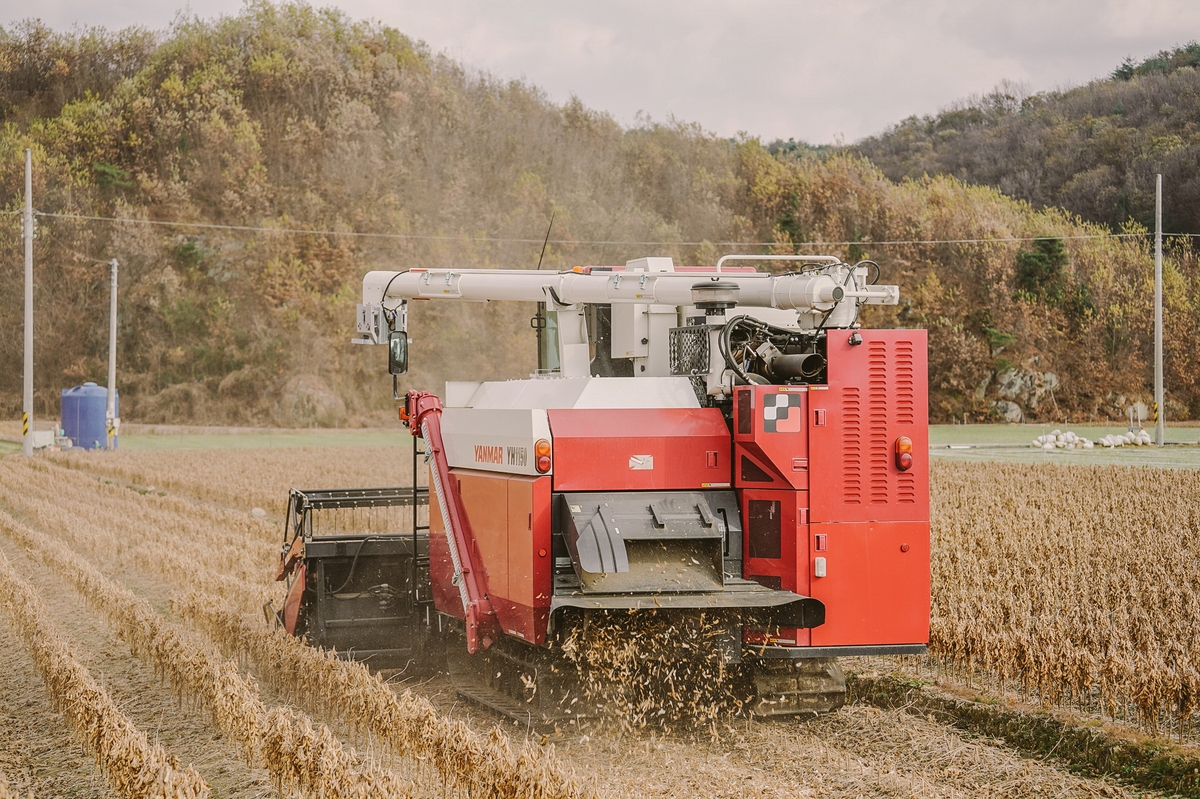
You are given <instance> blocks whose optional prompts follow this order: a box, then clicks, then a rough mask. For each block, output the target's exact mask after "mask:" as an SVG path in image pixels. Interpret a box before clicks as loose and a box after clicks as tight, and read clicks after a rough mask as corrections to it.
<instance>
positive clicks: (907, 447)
mask: <svg viewBox="0 0 1200 799" xmlns="http://www.w3.org/2000/svg"><path fill="white" fill-rule="evenodd" d="M912 465H913V443H912V439H911V438H909V437H908V436H900V437H899V438H897V439H896V468H897V469H899V470H900V471H902V472H907V471H908V470H909V469H911V468H912Z"/></svg>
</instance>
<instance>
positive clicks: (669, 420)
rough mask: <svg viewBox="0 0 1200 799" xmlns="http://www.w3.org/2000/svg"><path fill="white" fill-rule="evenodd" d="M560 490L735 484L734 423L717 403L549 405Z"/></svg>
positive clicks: (689, 487)
mask: <svg viewBox="0 0 1200 799" xmlns="http://www.w3.org/2000/svg"><path fill="white" fill-rule="evenodd" d="M546 414H547V416H548V417H549V420H550V432H551V433H552V434H553V436H554V490H555V491H649V490H682V489H695V488H727V487H728V486H729V484H730V466H729V445H730V440H729V428H728V427H727V426H726V425H725V419H724V417H722V416H721V412H720V411H719V410H717V409H716V408H620V409H589V408H570V409H552V410H548V411H546Z"/></svg>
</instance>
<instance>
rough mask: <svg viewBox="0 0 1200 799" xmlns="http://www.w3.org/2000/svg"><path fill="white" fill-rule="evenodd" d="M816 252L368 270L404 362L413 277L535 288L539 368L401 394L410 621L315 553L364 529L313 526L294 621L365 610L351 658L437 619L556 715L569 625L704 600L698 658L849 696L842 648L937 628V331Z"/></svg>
mask: <svg viewBox="0 0 1200 799" xmlns="http://www.w3.org/2000/svg"><path fill="white" fill-rule="evenodd" d="M723 260H724V259H723ZM798 260H801V262H802V267H801V268H800V270H799V271H796V272H791V273H788V274H785V275H772V274H767V273H760V272H756V271H754V270H752V269H744V268H735V269H722V268H721V264H718V267H717V268H715V269H714V268H712V267H708V268H707V269H706V268H702V267H695V268H678V269H677V268H676V267H675V266H674V265H673V263H671V261H670V259H661V258H648V259H640V260H639V261H633V262H630V263H628V264H626V266H625V268H623V269H622V268H619V267H613V268H596V267H592V268H576V269H575V270H572V271H570V272H561V273H545V272H532V271H500V270H478V271H473V270H424V271H422V270H412V271H409V272H399V273H392V272H372V273H370V274H368V275H367V278H366V279H365V281H364V303H363V305H362V306H360V308H359V332H360V333H361V334H362V340H363V341H364V343H390V344H391V349H390V354H391V358H390V367H391V368H390V371H391V372H392V374H393V379H394V380H395V376H396V375H398V374H402V373H403V372H404V371H405V370H406V368H407V347H406V345H407V332H406V331H407V306H406V302H407V300H408V299H415V298H428V299H434V300H483V299H487V300H495V299H511V300H527V301H533V302H538V303H539V306H538V307H539V311H538V314H537V316H536V317H535V318H534V320H533V326H534V327H535V329H537V331H538V351H539V366H540V369H539V373H538V374H537V375H535V376H534V377H533V378H531V379H528V380H513V381H506V382H453V381H452V382H449V383H447V386H446V392H445V402H444V404H443V402H442V400H441V399H439V398H438V397H436V396H434V395H432V394H429V393H426V392H417V391H413V392H409V393H408V394H407V395H406V396H405V397H404V407H403V409H402V411H401V418H402V420H404V421H405V423H406V424H407V425H408V426H409V427H410V429H411V431H412V433H413V435H414V436H417V437H420V438H422V439H423V440H424V451H425V460H426V462H427V463H428V470H429V486H430V488H429V495H428V501H429V503H430V513H429V518H430V522H429V525H428V529H427V531H417V527H418V526H417V525H416V524H415V517H414V531H415V532H413V533H412V534H411V536H410V537H411V540H412V543H411V545H409V544H404V545H399V544H395V545H392V546H393V548H394V549H395V553H394V554H393V555H390V556H389V555H386V554H384V553H385V551H390V550H387V549H386V546H387V545H385V543H384V540H383V539H382V538H379V537H376V538H374V539H373V540H372V541H370V542H368V543H366V544H363V545H362V546H363V548H364V552H366V551H367V549H366V548H367V547H371V549H370V551H371V552H372V553H374V552H375V551H378V552H379V560H378V563H380V564H384V563H386V562H387V560H388V558H389V557H391V558H393V559H394V560H395V562H396V563H397V564H400V563H401V562H403V563H404V564H407V574H409V575H411V576H410V577H408V578H406V579H407V580H408V582H404V583H402V584H401V585H402V586H403V588H402V590H403V591H407V592H409V593H411V595H412V598H411V600H410V601H407V602H405V603H398V604H397V605H395V607H397V608H399V607H401V606H402V607H404V608H407V609H410V611H407V612H408V615H406V616H404V619H405V621H403V622H402V623H399V622H398V623H396V624H395V625H394V629H395V630H396V632H395V634H394V635H392V634H390V633H389V635H392V638H394V640H395V643H394V645H391V646H380V645H379V644H378V640H377V636H376V638H371V636H373V635H376V633H378V632H379V630H378V629H372V628H370V625H371V624H374V623H376V622H374V621H372V619H373V618H375V617H371V616H370V615H369V614H370V613H371V612H372V611H371V609H369V608H368V607H367V606H366V605H363V606H361V608H360V609H359V610H357V611H354V612H356V613H360V614H362V615H361V617H360V618H359V619H357V620H356V619H355V618H353V617H352V616H353V613H351V614H350V615H351V617H349V618H348V617H346V614H347V612H348V611H347V610H346V609H345V608H343V609H342V612H341V613H340V614H334V613H330V612H323V611H322V610H321V606H322V604H326V605H328V604H329V603H330V602H332V601H336V600H331V599H329V598H323V597H325V595H326V594H328V592H327V591H325V589H323V588H322V587H321V586H322V579H324V578H320V577H315V576H313V575H314V572H320V570H321V569H322V568H326V570H327V571H328V568H329V567H328V566H325V567H323V566H322V560H323V559H324V558H327V557H340V558H343V561H344V559H345V558H346V557H347V553H351V552H353V546H352V542H351V541H350V540H346V541H343V542H341V544H340V546H341V548H340V549H338V546H339V544H338V543H332V547H333V548H332V549H331V548H330V546H328V545H324V544H322V545H320V546H318V545H317V544H316V543H315V542H316V539H315V538H312V539H306V542H305V544H304V545H303V546H300V545H296V544H294V541H295V540H297V538H300V537H294V538H293V544H292V545H291V552H292V554H291V555H290V556H289V554H288V553H286V552H285V556H284V563H285V566H284V567H281V575H284V574H285V572H288V570H289V569H291V570H293V571H294V570H296V569H297V568H298V567H300V566H303V568H304V571H305V577H304V579H303V580H300V581H298V583H299V582H302V583H304V585H303V586H302V587H301V588H300V589H296V588H295V587H294V586H293V591H292V594H291V595H290V598H289V605H288V606H287V607H285V611H284V613H283V614H282V615H283V618H284V623H285V624H286V625H287V626H288V629H289V631H291V632H296V633H298V634H300V633H304V634H308V635H309V638H310V640H312V641H313V642H314V643H317V644H321V645H327V646H328V645H330V643H331V642H332V641H333V640H334V639H332V638H331V637H330V633H329V629H330V628H329V620H331V619H334V618H335V616H336V621H337V622H338V624H340V625H342V626H343V628H344V629H348V628H353V627H354V625H355V624H360V625H362V627H361V629H362V631H363V633H364V635H363V636H362V638H361V639H360V640H359V641H357V642H354V641H352V640H350V639H346V638H342V639H338V640H340V641H342V644H341V646H342V651H346V652H348V653H350V654H351V655H352V656H359V655H360V654H367V655H368V656H377V655H379V654H380V653H383V652H385V651H389V650H390V654H393V655H394V654H403V652H405V651H408V652H411V656H412V657H414V658H416V657H418V656H419V655H420V653H423V652H425V651H428V650H429V647H430V646H431V644H430V643H429V642H430V641H435V642H437V644H438V645H444V646H445V648H446V654H447V659H448V662H449V668H450V672H451V675H452V676H453V677H454V679H455V682H456V686H457V687H458V689H459V690H460V692H462V693H464V694H466V695H468V696H471V697H473V698H475V699H477V700H479V701H481V702H483V703H485V704H488V705H490V706H491V707H493V708H496V709H498V710H500V711H502V712H506V713H509V714H510V715H514V716H516V717H519V718H529V717H537V718H540V719H542V720H553V719H555V718H558V717H561V714H562V713H563V712H564V711H563V707H564V705H565V703H567V702H569V701H571V699H572V698H573V697H577V696H578V693H579V691H578V686H576V685H575V683H574V679H573V677H574V675H575V673H576V669H575V667H574V666H573V665H569V664H565V663H564V662H563V659H562V652H561V650H562V644H563V642H564V641H565V640H567V639H569V638H572V637H576V638H577V637H578V636H580V635H583V636H586V635H587V630H588V625H589V624H592V623H594V622H595V621H596V620H597V619H599V618H604V619H605V620H606V621H607V622H608V623H610V624H611V623H614V620H615V623H616V624H618V625H619V624H622V623H624V622H622V619H628V624H629V626H630V628H631V629H632V628H633V627H635V626H636V625H637V623H638V619H639V618H644V617H645V616H646V615H655V616H668V617H672V618H674V617H679V618H690V619H700V618H703V620H704V624H706V625H708V626H709V627H710V628H713V629H714V630H715V632H714V633H713V634H712V635H710V636H708V640H710V641H711V647H712V651H711V652H704V653H697V656H699V657H710V658H717V659H719V660H720V661H721V662H723V663H740V664H744V665H746V666H748V667H749V673H750V674H751V675H752V681H753V687H754V702H753V705H752V708H753V711H754V712H755V713H756V714H759V715H792V714H796V713H804V712H824V711H829V710H833V709H836V708H837V707H839V706H840V705H841V704H842V703H843V702H844V696H845V680H844V677H843V675H842V672H841V669H840V668H839V667H838V665H837V663H836V660H835V658H837V657H842V656H856V655H876V654H917V653H921V652H923V651H924V649H925V644H926V642H927V640H928V632H929V485H928V463H927V453H928V439H927V435H928V433H927V431H928V425H927V417H926V413H927V411H926V408H927V388H926V381H927V377H926V339H925V332H924V331H922V330H867V329H862V328H860V327H859V326H858V323H857V320H858V315H859V308H860V306H861V305H863V304H894V303H895V302H897V301H898V297H899V293H898V290H897V288H896V287H895V286H877V285H874V284H873V283H872V282H870V281H869V280H868V278H869V276H870V274H871V271H872V267H873V268H874V269H875V270H876V271H875V276H876V277H878V271H877V270H878V267H875V266H874V265H873V264H870V263H867V262H864V263H860V264H855V265H850V264H844V263H842V262H840V261H839V260H838V259H836V258H828V257H808V256H804V257H801V258H798ZM398 398H399V397H398ZM415 473H416V471H415V470H414V474H415ZM399 491H401V492H407V493H406V494H404V496H405V497H407V498H408V500H409V501H410V502H417V501H418V500H417V497H418V494H417V489H415V487H414V488H408V489H399ZM414 507H415V505H414ZM309 540H311V541H312V542H314V543H308V541H309ZM406 546H407V547H409V549H405V548H404V547H406ZM322 547H324V548H322ZM423 547H424V548H423ZM301 550H302V551H301ZM322 553H330V554H322ZM333 553H340V554H336V555H335V554H333ZM289 557H290V560H289ZM289 563H290V564H291V565H290V566H289V565H287V564H289ZM345 568H346V567H345V565H344V562H341V563H339V564H337V565H334V566H333V572H334V573H335V574H337V575H340V574H342V573H344V571H345ZM349 568H350V570H351V571H353V567H349ZM398 568H399V567H398ZM403 571H404V569H403V568H400V569H399V571H398V572H397V573H398V574H399V573H400V572H403ZM372 579H375V578H372ZM379 579H382V578H379ZM393 579H397V580H398V579H399V578H393ZM389 585H390V584H389ZM363 588H364V590H367V589H369V588H370V587H366V586H364V587H363ZM421 601H425V602H426V603H427V604H425V605H421V604H420V602H421ZM429 602H431V603H432V605H431V607H430V605H429V604H428V603H429ZM347 607H348V606H347ZM289 608H291V609H292V610H291V611H289ZM422 608H423V609H424V615H422ZM289 612H290V613H291V615H290V616H289ZM597 614H600V615H599V616H598V615H597ZM312 618H317V619H324V621H319V622H318V623H317V624H316V626H315V627H314V626H313V622H312V621H310V619H312ZM406 625H407V626H406ZM401 628H403V629H401ZM389 629H391V628H389ZM313 630H316V631H317V632H316V633H314V632H313ZM321 630H324V632H323V633H322V632H320V631H321ZM322 636H324V637H322ZM368 639H370V640H368ZM418 642H419V643H418ZM356 653H357V654H356Z"/></svg>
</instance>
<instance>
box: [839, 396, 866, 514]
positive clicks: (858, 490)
mask: <svg viewBox="0 0 1200 799" xmlns="http://www.w3.org/2000/svg"><path fill="white" fill-rule="evenodd" d="M842 501H843V502H845V503H846V504H847V505H861V504H862V402H861V400H860V399H859V394H858V389H857V388H856V387H853V386H850V387H847V388H846V389H844V390H843V391H842Z"/></svg>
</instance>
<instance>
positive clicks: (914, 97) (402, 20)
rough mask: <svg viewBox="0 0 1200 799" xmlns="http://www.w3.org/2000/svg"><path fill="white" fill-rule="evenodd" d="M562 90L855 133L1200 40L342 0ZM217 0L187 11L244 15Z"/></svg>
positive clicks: (660, 11) (769, 125) (611, 2)
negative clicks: (1008, 83) (1002, 85)
mask: <svg viewBox="0 0 1200 799" xmlns="http://www.w3.org/2000/svg"><path fill="white" fill-rule="evenodd" d="M314 5H318V6H320V5H333V6H336V7H338V8H341V9H342V10H343V11H345V12H346V13H347V14H349V15H350V16H351V17H354V18H374V19H377V20H380V21H381V22H383V23H385V24H387V25H391V26H393V27H395V28H398V29H399V30H401V31H403V32H404V33H406V34H408V35H409V36H412V37H414V38H417V39H421V40H423V41H425V42H426V43H427V44H428V45H429V46H430V47H431V48H432V49H433V50H434V51H436V52H445V53H446V54H448V55H450V56H452V57H454V58H456V59H458V60H460V61H462V62H465V63H467V64H469V65H471V66H474V67H477V68H479V69H483V70H487V71H489V72H491V73H493V74H495V75H497V76H500V77H503V78H523V79H525V80H527V81H529V82H530V83H533V84H536V85H538V86H540V87H542V88H543V89H544V90H545V91H546V92H547V94H548V95H549V97H550V98H551V99H552V100H555V101H560V102H561V101H565V100H567V99H568V98H569V97H570V96H571V95H575V96H577V97H579V98H580V99H581V100H583V102H584V103H586V104H587V105H588V106H590V107H592V108H596V109H602V110H605V111H608V112H609V113H611V114H612V115H613V116H614V117H615V118H616V119H617V120H618V121H619V122H622V123H625V124H631V123H633V122H634V121H635V119H636V116H637V114H638V113H639V112H642V113H645V114H647V115H649V116H650V117H651V118H653V119H655V120H665V119H666V118H668V117H669V116H674V117H675V118H677V119H680V120H685V121H691V122H698V123H700V124H701V125H702V126H703V127H704V128H705V129H707V130H710V131H713V132H716V133H719V134H721V135H725V136H733V135H736V134H737V133H739V132H746V133H749V134H751V135H754V136H758V137H759V138H761V139H763V140H764V141H770V140H773V139H776V138H782V139H788V138H796V139H803V140H805V141H808V142H812V143H827V142H834V141H836V140H839V139H841V140H844V141H847V142H850V141H855V140H857V139H859V138H862V137H864V136H868V135H871V134H873V133H877V132H880V131H882V130H883V129H885V128H887V127H888V126H889V125H890V124H892V123H895V122H897V121H899V120H901V119H903V118H904V117H906V116H909V115H911V114H928V113H933V112H936V111H937V110H938V109H939V108H942V107H944V106H945V105H947V104H948V103H950V102H951V101H953V100H955V99H958V98H962V97H966V96H968V95H971V94H973V93H981V92H987V91H989V90H990V89H991V88H992V87H994V86H995V85H996V84H997V83H999V82H1000V81H1001V80H1003V79H1008V80H1012V81H1018V82H1022V83H1024V84H1026V85H1027V86H1028V87H1029V89H1031V90H1032V91H1044V90H1047V89H1054V88H1061V87H1066V86H1071V85H1078V84H1081V83H1086V82H1088V81H1089V80H1092V79H1093V78H1097V77H1102V76H1104V75H1107V74H1108V73H1110V72H1111V71H1112V70H1113V69H1114V68H1115V67H1116V66H1117V65H1118V64H1119V63H1120V62H1121V60H1122V59H1124V58H1125V57H1126V56H1133V57H1134V58H1139V59H1140V58H1144V57H1146V56H1149V55H1152V54H1154V53H1156V52H1158V51H1159V50H1161V49H1165V48H1169V47H1173V46H1175V45H1177V44H1185V43H1187V42H1188V41H1192V40H1195V39H1200V1H1198V0H1002V1H999V2H997V1H995V0H908V2H903V1H902V0H875V2H871V1H870V0H818V1H816V2H812V1H810V0H792V1H791V2H787V0H740V1H739V2H732V0H689V1H686V2H685V0H605V2H593V1H592V0H570V1H569V2H563V0H528V1H527V2H508V3H506V2H500V1H499V0H461V1H456V0H439V1H438V2H432V1H431V0H423V1H419V0H337V2H332V3H322V2H316V3H314ZM186 8H189V6H188V5H187V4H186V3H185V2H182V0H105V1H104V2H96V0H86V1H84V0H42V1H41V2H39V3H36V4H32V5H30V4H26V3H19V2H17V0H0V20H3V21H5V22H12V21H15V20H17V19H20V18H22V17H25V16H28V15H30V14H31V13H36V15H37V16H39V17H40V18H41V19H42V20H43V21H44V22H46V23H47V24H49V25H51V26H53V27H55V28H69V27H70V26H72V25H74V24H76V23H78V24H82V25H103V26H105V27H110V28H121V27H124V26H127V25H142V26H145V27H149V28H152V29H156V30H161V29H165V28H166V27H167V26H168V25H169V24H170V22H171V20H172V19H173V18H174V17H175V15H176V14H177V13H178V12H179V11H180V10H181V9H186ZM240 8H241V0H203V2H194V3H192V4H191V6H190V11H189V13H190V14H198V15H200V16H205V17H207V16H215V15H218V14H222V13H225V14H235V13H237V12H238V10H239V9H240Z"/></svg>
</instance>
